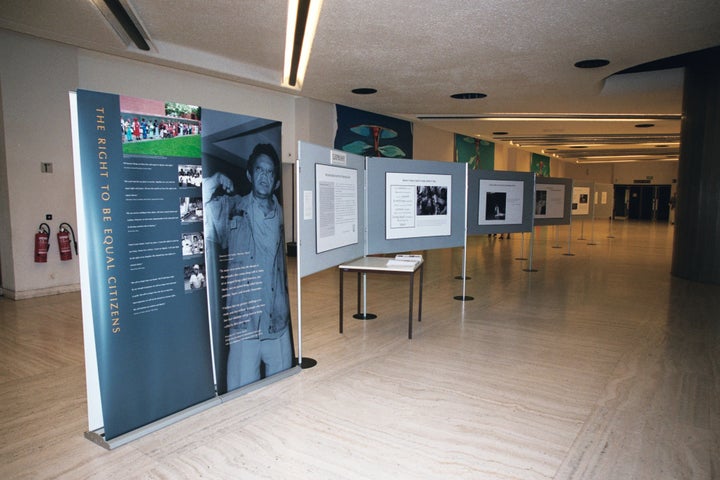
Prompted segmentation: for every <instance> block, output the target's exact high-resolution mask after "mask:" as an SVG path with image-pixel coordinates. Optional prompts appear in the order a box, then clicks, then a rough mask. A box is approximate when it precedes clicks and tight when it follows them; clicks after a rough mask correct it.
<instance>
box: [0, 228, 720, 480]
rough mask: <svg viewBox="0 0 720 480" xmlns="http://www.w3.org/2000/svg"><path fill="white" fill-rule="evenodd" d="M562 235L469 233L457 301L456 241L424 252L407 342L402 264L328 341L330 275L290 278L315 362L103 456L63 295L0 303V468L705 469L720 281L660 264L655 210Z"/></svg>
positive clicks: (347, 473)
mask: <svg viewBox="0 0 720 480" xmlns="http://www.w3.org/2000/svg"><path fill="white" fill-rule="evenodd" d="M580 227H583V228H582V230H581V228H580ZM573 229H574V230H573V231H569V230H568V228H567V227H559V228H556V227H541V228H537V230H536V233H535V235H534V241H533V244H532V253H533V255H532V257H533V264H532V266H533V268H534V269H536V270H537V271H536V272H527V271H525V270H526V269H527V267H528V266H529V265H528V261H523V260H517V258H522V257H527V256H528V255H529V253H530V235H529V234H525V235H520V234H514V235H513V236H512V238H511V239H509V240H508V239H502V240H501V239H499V238H487V237H486V236H480V237H471V238H470V239H469V242H468V248H467V253H468V256H467V258H468V259H467V275H468V276H469V277H471V278H470V279H468V280H467V282H466V284H465V293H466V295H469V296H472V297H474V299H473V300H467V301H458V300H455V299H454V296H457V295H461V293H462V282H461V281H460V280H457V279H455V278H454V277H455V276H456V275H459V274H460V273H461V266H462V249H445V250H432V251H425V252H421V253H423V254H424V256H425V259H426V267H425V282H424V302H423V317H422V322H421V323H419V324H418V323H415V325H414V328H413V339H412V340H408V338H407V307H408V305H407V295H408V293H407V283H406V282H405V281H400V280H399V277H394V276H390V275H370V276H369V277H368V311H369V312H371V313H376V314H377V315H378V318H377V319H374V320H367V321H362V320H355V319H353V318H352V316H351V314H352V313H354V312H353V308H354V306H355V303H354V298H355V296H354V295H355V294H354V290H353V289H352V288H351V289H349V290H350V291H349V292H347V293H346V295H347V298H346V302H345V306H346V310H345V330H344V333H343V334H342V335H341V334H339V333H338V323H337V322H338V311H337V309H338V301H337V291H338V274H337V271H336V269H329V270H326V271H323V272H319V273H317V274H314V275H311V276H309V277H306V278H304V279H303V280H302V306H303V325H302V330H303V344H302V348H303V356H305V357H310V358H312V359H314V360H316V361H317V365H316V366H315V367H313V368H307V369H303V370H302V371H300V372H299V373H297V374H296V375H292V376H290V377H288V378H286V379H284V380H282V381H280V382H276V383H273V384H270V385H267V386H265V387H264V388H262V389H259V390H255V391H253V392H251V393H248V394H247V395H244V396H241V397H239V398H236V399H233V400H231V401H228V402H224V403H222V404H221V405H219V406H217V407H213V408H211V409H209V410H206V411H204V412H202V413H199V414H197V415H194V416H192V417H190V418H188V419H186V420H183V421H181V422H179V423H175V424H173V425H171V426H169V427H166V428H164V429H162V430H159V431H157V432H155V433H152V434H150V435H147V436H144V437H142V438H140V439H138V440H136V441H134V442H132V443H129V444H127V445H124V446H121V447H119V448H116V449H114V450H109V451H108V450H105V449H103V448H101V447H99V446H98V445H95V444H94V443H92V442H90V441H89V440H87V439H85V438H84V436H83V433H84V431H85V430H87V415H86V402H85V379H84V359H83V348H82V331H81V310H80V296H79V294H77V293H73V294H64V295H57V296H52V297H44V298H39V299H33V300H22V301H12V300H8V299H3V298H0V422H1V428H0V478H2V479H47V478H66V479H84V478H98V479H100V478H102V479H106V478H131V479H135V478H138V479H185V478H187V479H196V478H204V479H230V478H241V479H256V478H263V479H288V478H295V479H381V478H383V479H384V478H393V479H446V478H463V479H523V480H532V479H557V480H566V479H602V480H614V479H622V480H629V479H648V480H664V479H668V480H670V479H673V480H676V479H693V480H701V479H720V313H719V312H720V286H718V285H706V284H698V283H693V282H688V281H685V280H681V279H677V278H674V277H672V276H671V275H670V273H669V272H670V261H671V256H672V235H673V231H672V229H673V227H672V226H668V225H667V224H653V223H632V222H623V221H617V222H614V224H613V225H612V230H610V228H609V225H608V224H604V223H603V224H594V225H587V224H586V225H575V226H574V227H573ZM610 233H612V236H614V238H608V236H609V234H610ZM579 236H584V237H588V238H587V239H585V240H580V239H578V237H579ZM569 239H570V241H569ZM591 240H592V241H591ZM588 243H596V244H595V245H588ZM569 254H572V255H569ZM294 260H295V259H294V258H292V259H290V260H289V262H290V273H291V275H292V277H291V282H290V283H291V286H292V288H293V289H294V288H295V285H294V283H295V282H294V281H293V280H292V278H294V272H295V265H294ZM353 283H354V282H353ZM351 285H352V283H351ZM293 298H295V293H294V292H293ZM295 318H297V315H295ZM296 331H297V330H296Z"/></svg>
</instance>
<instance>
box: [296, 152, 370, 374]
mask: <svg viewBox="0 0 720 480" xmlns="http://www.w3.org/2000/svg"><path fill="white" fill-rule="evenodd" d="M295 178H296V180H297V184H296V188H295V191H296V201H295V205H296V209H295V212H294V213H295V215H296V216H297V221H296V222H295V223H296V225H297V232H296V238H297V242H298V245H297V265H298V268H297V272H298V274H297V296H298V301H297V304H298V318H299V319H301V318H302V278H304V277H306V276H308V275H311V274H314V273H317V272H320V271H322V270H325V269H327V268H331V267H336V266H338V265H340V264H342V263H344V262H348V261H351V260H354V259H356V258H361V257H363V256H365V254H366V236H365V235H366V228H365V225H366V223H365V222H366V220H365V218H366V215H365V192H366V175H365V157H362V156H360V155H354V154H351V153H347V152H342V151H337V150H333V149H330V148H327V147H321V146H318V145H313V144H310V143H307V142H298V159H297V162H296V174H295ZM358 285H360V282H358ZM359 302H360V291H359V288H358V310H359ZM298 353H299V355H298V356H299V363H300V365H301V367H303V368H311V367H312V366H315V365H316V364H317V362H316V361H315V360H314V359H309V358H307V357H303V356H302V350H301V349H300V350H299V352H298Z"/></svg>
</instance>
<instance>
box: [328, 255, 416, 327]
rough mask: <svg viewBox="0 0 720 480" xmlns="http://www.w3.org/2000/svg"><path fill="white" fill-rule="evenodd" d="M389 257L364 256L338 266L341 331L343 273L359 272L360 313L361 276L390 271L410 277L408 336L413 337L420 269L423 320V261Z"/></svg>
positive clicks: (341, 322)
mask: <svg viewBox="0 0 720 480" xmlns="http://www.w3.org/2000/svg"><path fill="white" fill-rule="evenodd" d="M393 260H394V259H393V258H388V257H362V258H358V259H357V260H353V261H352V262H348V263H343V264H342V265H339V266H338V269H339V270H340V333H343V296H344V289H343V274H344V273H345V272H357V274H358V313H360V298H361V294H360V278H361V275H362V274H366V273H390V274H394V275H407V276H408V277H409V278H410V303H409V307H408V338H410V339H411V338H412V320H413V295H414V292H413V288H414V283H415V272H417V271H420V289H419V292H418V322H419V321H421V320H422V284H423V261H422V259H421V260H419V261H418V262H416V263H410V262H403V263H399V262H393Z"/></svg>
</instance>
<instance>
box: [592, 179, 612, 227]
mask: <svg viewBox="0 0 720 480" xmlns="http://www.w3.org/2000/svg"><path fill="white" fill-rule="evenodd" d="M593 196H594V201H593V204H594V205H595V209H594V210H593V213H594V215H593V218H601V219H603V218H604V219H609V218H611V217H612V215H613V206H614V202H615V187H614V186H613V185H612V184H610V183H596V184H595V194H594V195H593Z"/></svg>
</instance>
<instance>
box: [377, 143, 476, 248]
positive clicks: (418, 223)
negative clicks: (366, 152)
mask: <svg viewBox="0 0 720 480" xmlns="http://www.w3.org/2000/svg"><path fill="white" fill-rule="evenodd" d="M466 168H467V165H466V164H464V163H450V162H438V161H428V160H406V159H392V158H379V157H370V158H368V159H367V184H368V192H367V209H368V210H367V211H368V212H369V213H370V212H372V213H371V214H369V215H368V220H367V222H368V226H367V228H368V248H367V253H368V254H375V253H395V252H407V251H416V250H431V249H435V248H450V247H459V246H463V245H464V244H465V214H466V205H465V193H466V192H465V175H466ZM428 197H431V199H430V200H428ZM426 200H427V201H426Z"/></svg>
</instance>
